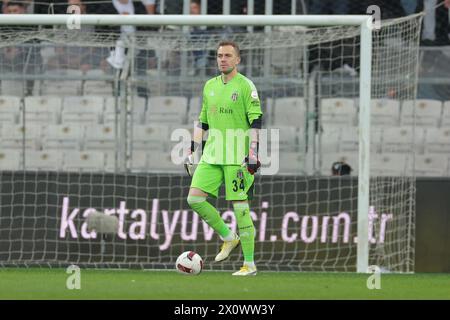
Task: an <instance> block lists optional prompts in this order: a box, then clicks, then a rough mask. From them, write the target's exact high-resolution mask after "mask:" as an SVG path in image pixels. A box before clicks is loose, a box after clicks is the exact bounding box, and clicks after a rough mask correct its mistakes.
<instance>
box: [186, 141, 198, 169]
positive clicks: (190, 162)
mask: <svg viewBox="0 0 450 320" xmlns="http://www.w3.org/2000/svg"><path fill="white" fill-rule="evenodd" d="M199 145H200V144H199V143H197V142H195V141H191V147H190V149H189V150H188V156H187V158H186V160H185V161H184V168H185V169H186V172H187V174H188V175H189V176H190V177H192V175H193V174H194V152H195V150H196V149H197V148H198V146H199Z"/></svg>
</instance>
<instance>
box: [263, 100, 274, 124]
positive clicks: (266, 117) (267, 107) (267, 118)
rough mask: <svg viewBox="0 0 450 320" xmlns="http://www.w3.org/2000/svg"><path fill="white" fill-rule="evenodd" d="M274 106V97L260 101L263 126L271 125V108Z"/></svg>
mask: <svg viewBox="0 0 450 320" xmlns="http://www.w3.org/2000/svg"><path fill="white" fill-rule="evenodd" d="M274 106H275V99H273V98H270V97H269V98H267V99H265V101H264V100H263V101H261V110H262V112H263V127H270V126H272V125H273V109H274Z"/></svg>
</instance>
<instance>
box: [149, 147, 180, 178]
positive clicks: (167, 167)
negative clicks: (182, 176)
mask: <svg viewBox="0 0 450 320" xmlns="http://www.w3.org/2000/svg"><path fill="white" fill-rule="evenodd" d="M147 164H148V166H147V168H148V171H151V172H177V173H185V169H184V166H183V165H182V164H179V165H176V164H174V163H173V161H172V158H171V155H170V152H147Z"/></svg>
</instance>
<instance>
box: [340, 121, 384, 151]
mask: <svg viewBox="0 0 450 320" xmlns="http://www.w3.org/2000/svg"><path fill="white" fill-rule="evenodd" d="M381 132H382V130H381V129H379V128H378V129H377V127H375V128H372V129H371V130H370V147H371V152H375V153H376V152H380V151H381ZM339 151H340V152H347V151H349V152H358V151H359V127H342V129H341V135H340V138H339Z"/></svg>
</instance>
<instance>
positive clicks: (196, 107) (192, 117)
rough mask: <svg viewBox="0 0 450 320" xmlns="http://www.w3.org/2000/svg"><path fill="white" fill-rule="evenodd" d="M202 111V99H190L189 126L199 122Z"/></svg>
mask: <svg viewBox="0 0 450 320" xmlns="http://www.w3.org/2000/svg"><path fill="white" fill-rule="evenodd" d="M201 110H202V98H200V97H192V98H191V99H189V111H188V120H187V121H188V124H191V123H194V121H198V116H199V115H200V111H201Z"/></svg>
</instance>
